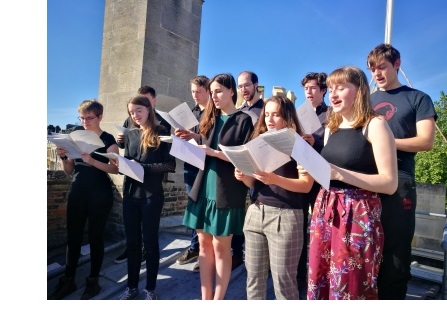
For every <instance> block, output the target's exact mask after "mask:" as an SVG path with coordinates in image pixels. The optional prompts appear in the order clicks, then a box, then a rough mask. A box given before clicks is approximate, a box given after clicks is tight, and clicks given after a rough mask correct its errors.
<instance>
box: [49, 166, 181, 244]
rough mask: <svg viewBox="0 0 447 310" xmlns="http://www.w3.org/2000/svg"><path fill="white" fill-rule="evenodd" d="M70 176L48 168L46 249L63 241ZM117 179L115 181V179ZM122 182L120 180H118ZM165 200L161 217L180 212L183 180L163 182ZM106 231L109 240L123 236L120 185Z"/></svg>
mask: <svg viewBox="0 0 447 310" xmlns="http://www.w3.org/2000/svg"><path fill="white" fill-rule="evenodd" d="M71 180H72V177H71V176H70V175H66V174H65V173H64V172H63V171H60V170H47V250H52V249H54V248H57V247H60V246H63V245H64V244H65V243H66V239H67V233H66V212H67V195H68V191H69V189H70V185H71ZM115 183H117V182H115ZM119 184H122V183H119ZM163 186H164V189H165V204H164V207H163V211H162V217H167V216H172V215H183V213H184V210H185V207H186V203H187V196H186V192H185V186H184V184H183V182H179V181H178V180H176V181H175V182H172V181H171V182H168V183H164V185H163ZM106 234H107V238H108V240H116V241H121V240H123V239H124V227H123V217H122V186H121V185H118V186H115V201H114V205H113V207H112V211H111V212H110V215H109V220H108V223H107V228H106Z"/></svg>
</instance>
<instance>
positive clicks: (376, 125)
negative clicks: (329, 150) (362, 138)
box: [331, 117, 397, 195]
mask: <svg viewBox="0 0 447 310" xmlns="http://www.w3.org/2000/svg"><path fill="white" fill-rule="evenodd" d="M368 138H369V140H370V142H371V144H372V147H373V152H374V158H375V161H376V165H377V171H378V173H377V174H364V173H359V172H354V171H350V170H346V169H343V168H340V167H337V166H335V165H332V164H331V179H332V180H339V181H342V182H345V183H348V184H351V185H354V186H357V187H359V188H363V189H366V190H369V191H371V192H378V193H384V194H390V195H391V194H393V193H394V192H395V191H396V189H397V155H396V144H395V142H394V136H393V133H392V132H391V129H390V128H389V126H388V124H387V122H386V120H385V119H384V118H382V117H380V118H374V119H373V120H371V123H370V125H369V136H368Z"/></svg>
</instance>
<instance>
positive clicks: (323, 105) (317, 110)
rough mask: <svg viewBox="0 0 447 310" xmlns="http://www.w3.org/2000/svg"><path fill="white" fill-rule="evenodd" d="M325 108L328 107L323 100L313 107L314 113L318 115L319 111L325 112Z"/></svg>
mask: <svg viewBox="0 0 447 310" xmlns="http://www.w3.org/2000/svg"><path fill="white" fill-rule="evenodd" d="M327 108H328V106H327V105H326V104H325V103H324V101H323V102H322V103H320V104H319V105H318V106H317V107H316V108H315V113H317V115H320V114H321V113H324V112H326V111H327Z"/></svg>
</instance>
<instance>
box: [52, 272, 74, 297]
mask: <svg viewBox="0 0 447 310" xmlns="http://www.w3.org/2000/svg"><path fill="white" fill-rule="evenodd" d="M76 289H77V287H76V283H75V282H74V277H72V278H67V277H66V276H62V277H60V278H59V283H58V285H57V287H56V290H55V291H54V293H53V294H51V295H50V297H48V299H49V300H60V299H63V298H64V297H65V296H67V295H70V294H71V293H73V292H74V291H76Z"/></svg>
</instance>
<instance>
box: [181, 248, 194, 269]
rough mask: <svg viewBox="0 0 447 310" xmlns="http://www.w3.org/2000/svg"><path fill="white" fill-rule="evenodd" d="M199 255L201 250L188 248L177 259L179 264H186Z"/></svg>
mask: <svg viewBox="0 0 447 310" xmlns="http://www.w3.org/2000/svg"><path fill="white" fill-rule="evenodd" d="M197 257H199V252H196V251H193V250H191V249H190V248H188V249H187V250H186V251H185V252H183V254H182V256H180V257H179V258H178V259H177V264H179V265H184V264H186V263H189V262H190V261H192V260H193V259H195V258H197Z"/></svg>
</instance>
